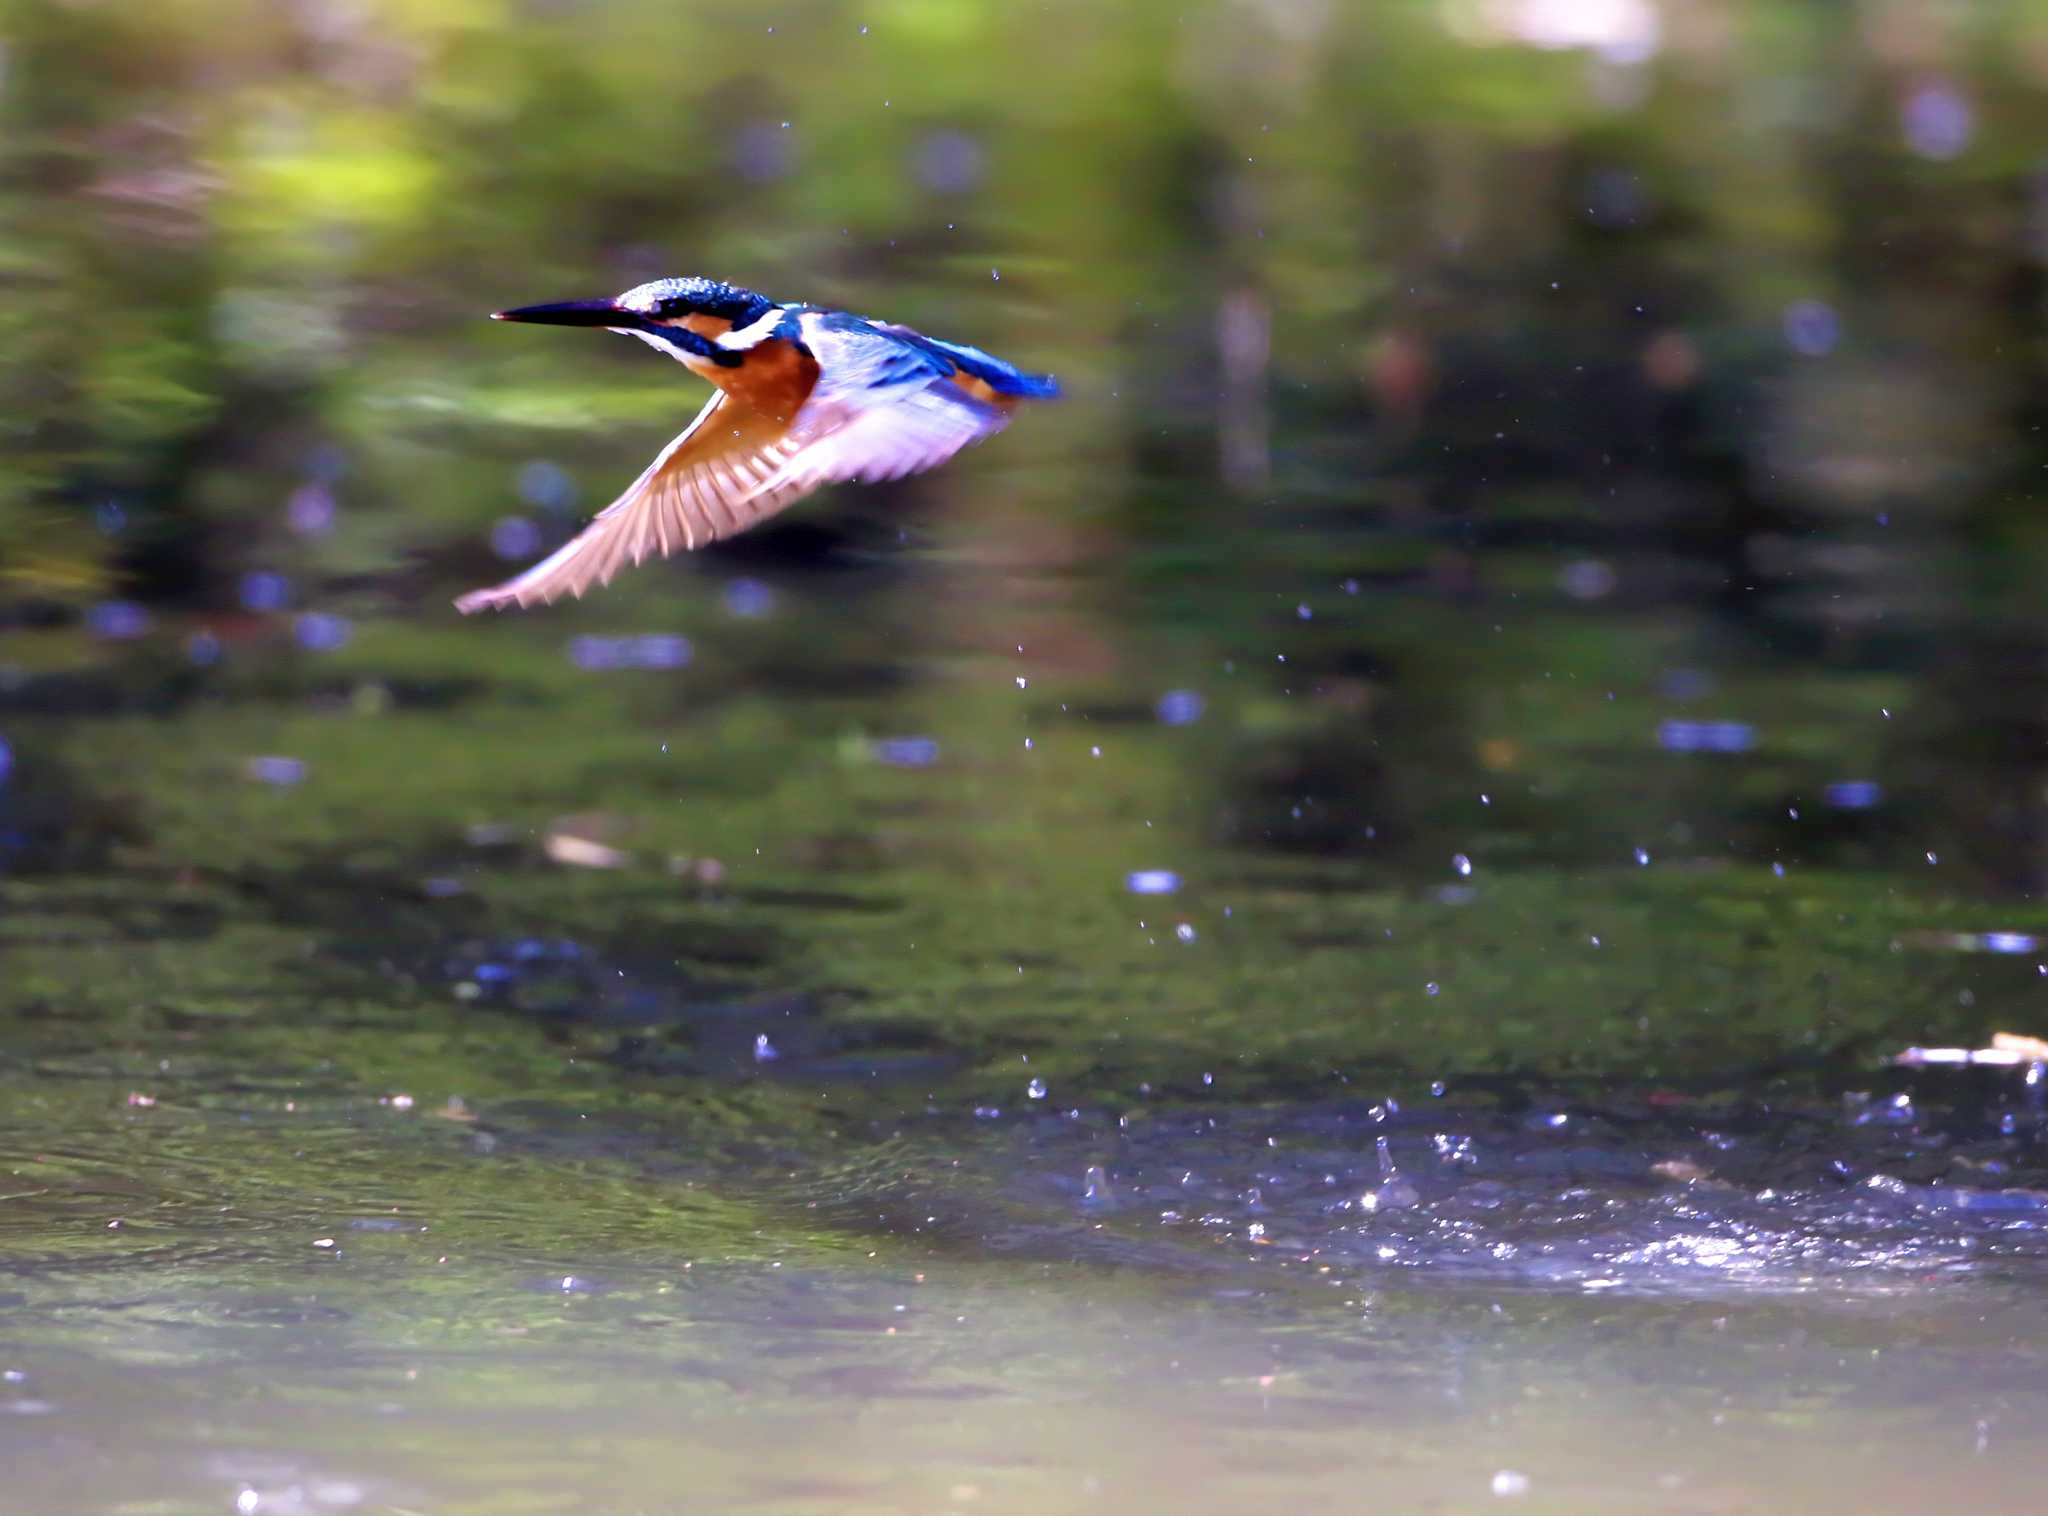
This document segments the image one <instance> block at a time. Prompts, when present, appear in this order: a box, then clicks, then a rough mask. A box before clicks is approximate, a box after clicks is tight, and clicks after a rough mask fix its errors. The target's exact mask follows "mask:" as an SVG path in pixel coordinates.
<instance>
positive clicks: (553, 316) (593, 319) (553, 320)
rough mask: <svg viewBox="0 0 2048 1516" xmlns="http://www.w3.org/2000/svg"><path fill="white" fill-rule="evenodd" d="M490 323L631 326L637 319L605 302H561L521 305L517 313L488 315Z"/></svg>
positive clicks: (630, 312)
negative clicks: (529, 322) (526, 322)
mask: <svg viewBox="0 0 2048 1516" xmlns="http://www.w3.org/2000/svg"><path fill="white" fill-rule="evenodd" d="M491 319H492V320H493V321H538V322H544V323H545V324H547V325H548V326H632V325H634V324H635V323H636V322H638V321H639V319H640V318H639V316H638V315H636V314H635V313H634V312H632V311H629V310H626V309H624V308H623V307H621V306H618V305H616V304H614V303H613V302H611V301H609V300H562V301H558V302H557V303H556V304H554V305H522V306H520V307H519V308H518V309H517V310H510V311H492V312H491Z"/></svg>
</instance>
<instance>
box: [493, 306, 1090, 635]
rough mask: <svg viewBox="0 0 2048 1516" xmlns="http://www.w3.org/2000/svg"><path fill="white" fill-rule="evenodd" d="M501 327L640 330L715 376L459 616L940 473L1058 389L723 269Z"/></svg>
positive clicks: (522, 311)
mask: <svg viewBox="0 0 2048 1516" xmlns="http://www.w3.org/2000/svg"><path fill="white" fill-rule="evenodd" d="M492 319H493V320H495V321H536V322H544V323H547V324H550V325H554V326H595V327H603V328H605V329H606V330H607V331H614V332H620V333H623V334H624V335H626V336H629V337H638V338H639V339H640V340H641V341H642V342H645V343H646V344H647V345H648V346H649V347H652V348H654V349H656V350H657V351H659V352H663V353H666V354H667V355H668V356H669V357H671V358H674V359H676V360H677V361H678V362H680V363H681V364H682V365H683V366H684V367H685V368H687V369H689V370H690V371H691V372H692V373H694V374H699V375H701V376H702V377H704V378H706V379H708V380H710V381H711V382H712V384H714V385H715V386H717V389H716V391H715V393H713V395H712V396H711V398H710V400H709V401H707V402H706V403H705V406H704V409H703V410H701V411H699V412H698V413H697V419H696V420H694V421H692V422H691V423H690V424H689V426H687V427H685V428H684V430H683V433H682V435H681V436H679V437H677V438H676V439H675V441H673V442H671V443H670V444H669V445H668V446H667V447H665V448H663V449H662V450H661V453H660V455H659V456H658V457H657V458H656V459H655V460H654V462H652V463H650V464H649V465H648V466H647V471H646V472H645V473H643V474H642V475H641V476H640V477H639V478H638V479H635V480H634V481H633V482H632V484H631V485H629V486H628V487H627V489H626V492H625V493H624V494H623V495H621V496H619V498H618V499H616V500H614V501H613V502H612V503H611V504H610V505H608V506H606V507H605V508H604V509H603V510H601V511H599V512H598V513H597V515H596V516H595V517H593V518H592V520H591V522H590V524H589V525H588V526H586V527H585V528H584V529H583V530H582V531H581V532H579V533H578V534H577V535H576V536H575V537H573V538H571V539H570V540H569V542H568V543H566V544H565V545H564V546H562V547H561V548H559V549H557V550H556V551H555V552H554V553H552V554H550V555H549V556H548V557H546V558H543V559H542V560H541V561H540V562H539V563H536V564H535V565H534V566H533V567H532V568H530V569H528V570H526V572H525V573H523V574H519V575H517V576H515V577H513V578H511V579H508V580H506V581H505V582H504V583H503V584H498V585H493V586H492V587H491V588H489V589H482V590H474V591H472V592H471V593H469V594H467V595H464V596H463V597H462V598H461V599H459V600H457V601H456V602H455V607H456V609H457V610H459V611H462V612H463V613H464V614H465V615H466V614H468V613H469V612H472V611H480V610H483V609H484V608H486V607H493V608H502V607H504V606H508V605H516V606H528V605H533V604H536V603H546V602H548V601H552V600H555V599H557V598H559V597H560V596H562V595H579V596H580V595H582V594H583V593H584V591H586V590H588V589H590V588H592V587H593V586H596V585H603V584H609V583H610V582H611V579H612V576H613V575H614V574H616V573H618V571H619V570H620V569H621V568H623V567H624V566H625V565H626V564H628V563H639V562H641V561H642V560H643V559H645V558H646V557H647V556H648V555H649V554H650V553H658V554H661V555H663V556H666V555H667V554H669V553H674V552H685V551H688V550H689V549H692V548H698V547H702V546H703V545H704V544H705V543H707V542H716V541H717V540H718V539H719V538H721V537H731V536H733V535H735V534H737V533H739V532H743V531H745V530H746V529H747V528H748V527H750V526H752V525H754V523H756V522H757V521H761V520H763V519H765V518H766V517H769V516H772V515H774V514H775V513H776V512H777V511H779V510H781V509H782V508H783V507H784V506H787V505H791V504H794V503H795V502H796V501H798V500H801V499H802V498H803V497H804V496H806V495H808V494H810V493H811V491H813V490H815V489H817V488H819V487H820V486H821V485H825V484H830V483H832V482H833V481H835V480H841V479H850V480H862V481H868V482H872V481H875V480H879V479H896V478H900V477H901V476H902V475H904V474H914V473H918V472H920V471H921V470H924V469H928V468H936V467H937V466H938V465H939V464H941V463H944V462H945V461H946V460H947V459H948V458H950V457H952V456H953V455H954V454H955V453H957V452H959V451H960V449H961V448H963V447H965V446H967V445H968V444H969V443H970V442H979V441H980V440H981V439H982V438H984V437H987V436H990V435H992V434H993V433H995V432H998V431H1001V430H1002V428H1003V427H1004V425H1005V424H1007V423H1008V421H1009V419H1010V413H1011V412H1012V411H1014V410H1015V409H1016V408H1017V403H1018V402H1019V401H1020V400H1046V399H1050V398H1052V397H1053V396H1055V395H1057V394H1058V393H1059V384H1058V382H1057V381H1055V380H1054V379H1052V378H1051V377H1050V376H1047V375H1041V374H1027V373H1024V372H1022V371H1021V370H1019V369H1016V368H1012V367H1011V366H1010V365H1009V364H1007V363H1005V362H1003V360H1002V359H1000V358H997V357H994V356H993V355H991V354H988V353H984V352H983V351H982V350H981V349H980V348H978V347H967V346H965V345H964V344H961V343H955V342H941V341H939V340H938V339H937V338H936V337H927V336H925V335H924V334H923V333H922V332H915V331H912V330H911V329H910V328H909V327H907V326H895V325H892V324H890V323H888V322H885V321H870V320H868V319H867V318H866V317H863V316H855V315H851V314H849V313H847V312H845V311H834V310H824V309H821V308H819V307H817V306H813V305H804V304H800V303H788V304H781V303H778V302H776V301H773V300H770V299H769V298H768V297H767V296H765V295H758V294H756V293H754V291H752V290H749V289H741V288H739V287H738V286H736V285H731V284H724V283H721V282H720V281H719V280H716V279H699V278H687V279H656V280H655V281H653V282H652V283H650V284H642V285H640V286H638V287H636V288H634V289H630V290H627V291H626V292H625V293H624V294H623V295H620V296H618V297H616V298H615V299H610V300H571V301H566V302H563V303H561V304H557V305H527V306H521V307H520V308H519V309H517V310H509V311H498V312H496V313H494V315H493V316H492Z"/></svg>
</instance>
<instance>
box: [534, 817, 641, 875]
mask: <svg viewBox="0 0 2048 1516" xmlns="http://www.w3.org/2000/svg"><path fill="white" fill-rule="evenodd" d="M614 826H615V823H614V822H613V821H612V819H611V818H609V817H605V816H584V817H565V818H563V819H562V820H559V821H556V822H555V823H554V824H553V825H551V826H550V827H549V828H548V831H547V836H546V837H545V838H544V839H543V840H542V842H541V851H542V852H543V853H545V854H546V855H547V857H548V859H549V860H550V861H551V862H554V863H565V864H568V865H569V866H570V867H572V868H583V869H619V868H624V867H625V866H626V865H627V864H629V863H631V862H632V861H633V855H632V854H631V853H628V852H625V851H624V850H622V849H620V848H615V847H612V846H611V845H610V844H609V843H606V842H604V841H601V840H600V837H599V835H594V834H602V833H607V832H610V831H612V830H613V829H614Z"/></svg>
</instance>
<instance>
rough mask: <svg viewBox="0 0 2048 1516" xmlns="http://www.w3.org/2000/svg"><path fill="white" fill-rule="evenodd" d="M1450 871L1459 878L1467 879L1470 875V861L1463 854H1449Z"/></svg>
mask: <svg viewBox="0 0 2048 1516" xmlns="http://www.w3.org/2000/svg"><path fill="white" fill-rule="evenodd" d="M1451 869H1452V871H1453V872H1454V873H1456V874H1457V875H1458V876H1459V877H1460V878H1469V877H1471V873H1472V860H1471V859H1470V858H1467V857H1466V856H1465V855H1464V854H1463V853H1453V854H1451Z"/></svg>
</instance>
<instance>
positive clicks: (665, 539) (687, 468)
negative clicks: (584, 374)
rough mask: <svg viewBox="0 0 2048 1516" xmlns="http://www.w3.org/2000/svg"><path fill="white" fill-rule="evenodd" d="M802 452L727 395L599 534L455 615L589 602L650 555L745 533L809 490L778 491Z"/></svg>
mask: <svg viewBox="0 0 2048 1516" xmlns="http://www.w3.org/2000/svg"><path fill="white" fill-rule="evenodd" d="M796 451H797V444H796V443H795V442H794V441H793V440H792V438H791V436H790V427H789V423H788V422H787V421H785V420H783V419H781V418H780V417H778V416H775V415H773V414H771V413H769V412H767V411H763V410H760V409H758V408H756V407H754V406H751V405H748V404H746V403H745V402H744V401H736V400H734V399H733V398H732V397H731V396H730V395H728V394H727V393H726V392H725V391H724V390H720V391H718V392H717V393H716V394H714V395H713V396H712V397H711V399H710V400H709V401H708V402H706V404H705V406H704V409H703V410H701V411H699V412H698V413H697V419H696V420H695V421H692V422H691V423H690V424H689V426H688V427H687V428H686V429H685V430H684V431H683V434H682V435H681V436H679V437H677V438H676V439H675V441H673V442H671V443H670V444H669V445H668V446H667V447H665V448H663V449H662V450H661V453H660V456H658V457H657V458H656V459H655V460H654V462H652V463H650V464H649V465H648V466H647V470H646V472H645V473H643V474H641V476H640V477H639V478H638V479H635V480H634V481H633V482H632V484H631V485H629V486H627V489H626V492H625V493H624V494H623V495H621V496H619V498H618V499H616V500H614V501H613V502H612V503H611V504H610V505H608V506H606V507H605V508H604V509H603V510H601V511H599V512H598V513H597V515H596V516H595V517H593V518H592V519H591V522H590V525H588V526H587V527H585V528H584V529H583V530H582V531H581V532H579V533H578V534H577V535H576V536H574V537H572V538H571V539H570V540H569V541H568V542H567V543H565V544H564V545H563V546H561V547H560V548H557V549H556V550H555V551H554V552H553V553H551V554H550V555H549V556H547V557H546V558H543V559H542V560H541V561H540V562H539V563H536V564H535V565H534V566H533V567H532V568H530V569H528V570H527V571H526V572H525V573H523V574H520V575H518V576H516V577H515V578H511V579H508V580H506V581H505V582H504V583H503V584H498V585H493V586H492V587H491V588H489V589H482V590H472V591H471V592H470V593H469V594H467V595H464V596H463V597H462V598H461V599H459V600H457V601H456V602H455V608H456V609H457V610H459V611H461V612H462V613H463V614H464V615H468V614H470V613H471V612H473V611H481V610H484V609H487V608H502V607H504V606H508V605H517V606H528V605H535V604H544V603H546V602H548V601H551V600H556V599H559V598H560V597H561V596H563V595H577V596H581V595H582V594H583V593H584V592H585V591H586V590H589V589H591V588H593V587H595V586H598V585H604V584H609V583H611V580H612V576H613V575H614V574H616V573H618V571H619V570H620V569H621V568H624V567H625V566H626V565H627V564H629V563H639V562H641V561H642V560H643V559H645V558H646V557H647V556H648V555H649V554H650V553H658V554H660V555H662V556H664V557H666V556H667V555H668V554H670V553H674V552H678V551H686V550H688V549H690V548H695V547H702V546H703V545H704V544H705V543H707V542H715V541H717V540H718V539H719V538H720V537H731V536H733V535H735V534H736V533H739V532H743V531H745V530H746V529H747V528H748V527H750V526H752V525H753V524H754V523H755V522H757V521H759V520H761V519H762V518H763V517H766V516H771V515H773V514H774V513H775V512H776V511H778V510H780V509H782V507H784V506H785V505H788V504H789V503H790V502H791V501H793V500H795V499H796V498H797V496H798V495H800V494H802V493H803V492H804V491H805V490H806V489H808V488H810V486H809V485H799V484H797V483H796V482H795V481H793V480H791V481H786V482H782V483H776V484H773V485H771V483H770V481H771V480H773V479H774V478H775V476H776V475H777V474H778V473H779V472H780V470H781V469H782V467H783V466H784V465H785V464H786V463H787V462H788V461H789V459H790V458H791V456H792V455H793V454H794V453H795V452H796Z"/></svg>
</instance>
